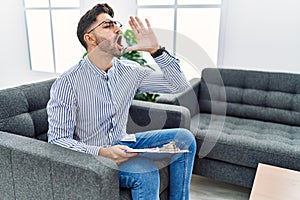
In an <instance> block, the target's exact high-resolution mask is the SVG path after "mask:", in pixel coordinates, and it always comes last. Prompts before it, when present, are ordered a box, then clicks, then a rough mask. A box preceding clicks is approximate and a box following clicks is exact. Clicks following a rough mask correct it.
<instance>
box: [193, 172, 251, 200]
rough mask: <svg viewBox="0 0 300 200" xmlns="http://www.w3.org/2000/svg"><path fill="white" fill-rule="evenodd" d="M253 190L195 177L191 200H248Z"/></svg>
mask: <svg viewBox="0 0 300 200" xmlns="http://www.w3.org/2000/svg"><path fill="white" fill-rule="evenodd" d="M250 192H251V190H250V189H248V188H244V187H239V186H236V185H231V184H227V183H224V182H220V181H215V180H212V179H208V178H205V177H202V176H198V175H193V177H192V183H191V190H190V200H248V199H249V196H250Z"/></svg>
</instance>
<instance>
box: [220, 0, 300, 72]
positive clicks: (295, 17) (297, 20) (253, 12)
mask: <svg viewBox="0 0 300 200" xmlns="http://www.w3.org/2000/svg"><path fill="white" fill-rule="evenodd" d="M223 2H224V13H223V14H224V15H223V18H222V20H223V27H222V31H223V34H224V35H223V38H222V40H221V42H223V43H222V44H221V45H222V46H223V48H222V49H221V54H220V56H221V58H220V63H219V64H220V65H225V66H230V67H233V68H246V69H259V70H267V71H284V72H296V73H300V58H299V57H300V1H299V0H223Z"/></svg>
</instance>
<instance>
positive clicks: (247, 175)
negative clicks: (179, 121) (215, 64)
mask: <svg viewBox="0 0 300 200" xmlns="http://www.w3.org/2000/svg"><path fill="white" fill-rule="evenodd" d="M191 84H192V88H191V89H189V90H187V91H186V92H184V93H181V94H178V95H165V96H161V97H160V98H159V100H158V102H160V103H167V104H175V105H181V106H185V107H187V108H188V109H189V111H190V114H191V131H192V132H193V133H194V134H195V137H196V141H197V146H198V152H199V155H198V156H197V157H196V159H195V165H194V171H193V173H195V174H199V175H203V176H206V177H210V178H213V179H217V180H222V181H225V182H229V183H233V184H237V185H241V186H245V187H249V188H250V187H252V184H253V180H254V177H255V173H256V168H257V165H258V163H265V164H270V165H275V166H279V167H284V168H289V169H293V170H298V171H299V170H300V74H289V73H275V72H261V71H246V70H233V69H224V68H223V69H222V68H207V69H204V70H203V71H202V75H201V79H193V80H192V81H191Z"/></svg>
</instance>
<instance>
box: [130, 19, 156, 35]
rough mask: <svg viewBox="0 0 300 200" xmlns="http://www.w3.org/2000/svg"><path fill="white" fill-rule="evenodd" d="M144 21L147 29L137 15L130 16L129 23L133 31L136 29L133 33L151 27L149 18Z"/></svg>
mask: <svg viewBox="0 0 300 200" xmlns="http://www.w3.org/2000/svg"><path fill="white" fill-rule="evenodd" d="M145 21H146V24H147V29H146V28H145V26H144V24H143V22H142V21H141V20H140V18H139V17H132V16H130V20H129V25H130V27H131V29H132V30H133V31H134V32H135V31H136V32H135V33H143V32H145V31H147V30H149V29H151V26H150V22H149V20H148V19H145Z"/></svg>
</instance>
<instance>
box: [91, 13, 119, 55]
mask: <svg viewBox="0 0 300 200" xmlns="http://www.w3.org/2000/svg"><path fill="white" fill-rule="evenodd" d="M88 34H93V36H94V37H95V40H96V43H95V44H96V48H97V49H98V50H100V51H102V52H105V53H107V54H109V55H112V56H121V55H122V49H123V48H124V46H123V44H122V36H121V35H120V27H119V26H118V23H117V22H115V21H114V20H113V19H112V18H111V17H110V16H109V15H108V14H105V13H102V14H100V15H98V16H97V21H96V22H95V23H94V24H93V25H92V26H91V28H90V29H89V30H88Z"/></svg>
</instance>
